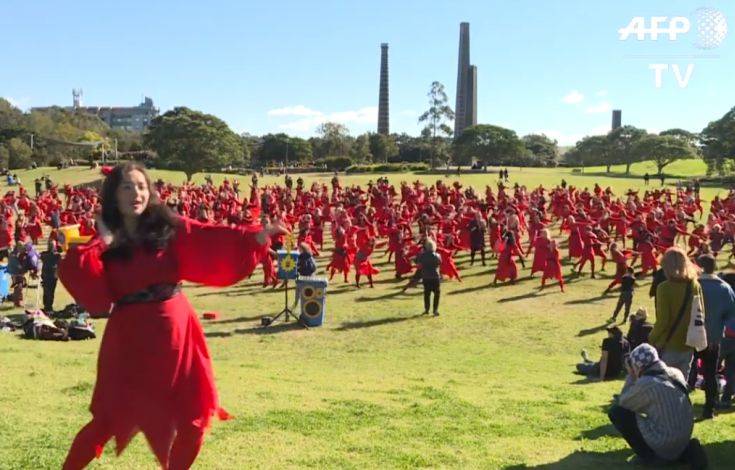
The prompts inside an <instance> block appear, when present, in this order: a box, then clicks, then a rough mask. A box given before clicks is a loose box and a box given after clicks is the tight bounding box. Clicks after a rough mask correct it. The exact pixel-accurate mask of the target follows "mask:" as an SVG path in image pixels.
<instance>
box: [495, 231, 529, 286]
mask: <svg viewBox="0 0 735 470" xmlns="http://www.w3.org/2000/svg"><path fill="white" fill-rule="evenodd" d="M514 256H518V257H519V258H520V257H522V256H523V254H522V253H521V250H520V249H519V247H518V242H517V240H516V238H515V235H514V234H513V232H512V231H510V230H507V231H506V232H505V234H504V235H503V247H502V250H501V251H500V258H499V259H498V267H497V269H496V270H495V278H494V279H493V284H497V283H498V281H500V282H503V281H506V280H510V282H511V284H515V282H516V279H518V266H516V261H515V259H514Z"/></svg>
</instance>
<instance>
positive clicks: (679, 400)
mask: <svg viewBox="0 0 735 470" xmlns="http://www.w3.org/2000/svg"><path fill="white" fill-rule="evenodd" d="M625 368H626V369H627V371H628V380H629V381H630V382H631V385H630V386H629V387H627V388H626V389H625V390H623V392H622V393H621V394H620V397H619V399H618V403H617V404H615V405H613V406H612V407H611V408H610V410H609V411H608V417H609V418H610V421H611V422H612V424H613V426H615V428H616V429H617V430H618V431H619V432H620V434H622V435H623V439H625V441H626V442H627V443H628V445H629V446H630V447H631V449H633V451H634V452H635V454H636V460H638V461H640V462H641V463H643V464H644V465H652V464H659V463H673V462H680V463H688V464H690V465H691V467H692V468H696V469H702V468H707V456H706V454H705V453H704V449H703V448H702V446H701V444H700V443H699V440H697V439H692V431H693V430H694V410H693V408H692V403H691V401H690V400H689V394H688V390H687V383H686V380H685V379H684V374H682V373H681V371H680V370H679V369H677V368H674V367H669V366H667V365H666V363H665V362H663V361H662V360H661V359H659V356H658V352H657V351H656V349H655V348H654V347H653V346H651V345H649V344H641V345H640V346H638V347H637V348H635V349H634V350H633V351H632V352H631V353H630V355H629V356H627V357H626V359H625Z"/></svg>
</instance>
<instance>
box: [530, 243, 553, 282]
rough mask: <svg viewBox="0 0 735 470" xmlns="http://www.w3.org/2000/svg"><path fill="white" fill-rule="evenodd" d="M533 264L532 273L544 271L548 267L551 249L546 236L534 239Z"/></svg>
mask: <svg viewBox="0 0 735 470" xmlns="http://www.w3.org/2000/svg"><path fill="white" fill-rule="evenodd" d="M533 250H534V251H533V265H532V266H531V274H533V273H535V272H542V271H543V270H544V268H545V267H546V257H547V255H548V251H549V240H548V239H546V238H544V237H536V239H535V240H534V241H533Z"/></svg>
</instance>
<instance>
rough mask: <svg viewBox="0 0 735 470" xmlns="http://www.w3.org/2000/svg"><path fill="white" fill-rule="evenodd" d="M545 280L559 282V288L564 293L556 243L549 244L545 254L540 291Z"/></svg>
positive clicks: (552, 241) (544, 284)
mask: <svg viewBox="0 0 735 470" xmlns="http://www.w3.org/2000/svg"><path fill="white" fill-rule="evenodd" d="M547 279H556V280H557V281H559V288H560V289H561V291H562V292H564V277H563V276H562V274H561V259H560V257H559V249H558V248H557V247H556V241H555V240H551V241H550V242H549V249H548V251H547V252H546V266H545V267H544V275H543V276H542V277H541V289H543V288H544V287H546V280H547Z"/></svg>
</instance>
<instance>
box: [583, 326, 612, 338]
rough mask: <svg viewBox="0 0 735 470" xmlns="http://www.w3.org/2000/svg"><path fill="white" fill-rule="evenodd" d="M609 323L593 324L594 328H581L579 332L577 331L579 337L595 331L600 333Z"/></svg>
mask: <svg viewBox="0 0 735 470" xmlns="http://www.w3.org/2000/svg"><path fill="white" fill-rule="evenodd" d="M607 325H609V323H603V324H602V325H598V326H593V327H592V328H585V329H584V330H579V333H577V337H578V338H579V337H582V336H589V335H593V334H595V333H599V332H600V331H603V330H605V329H606V328H607Z"/></svg>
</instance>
